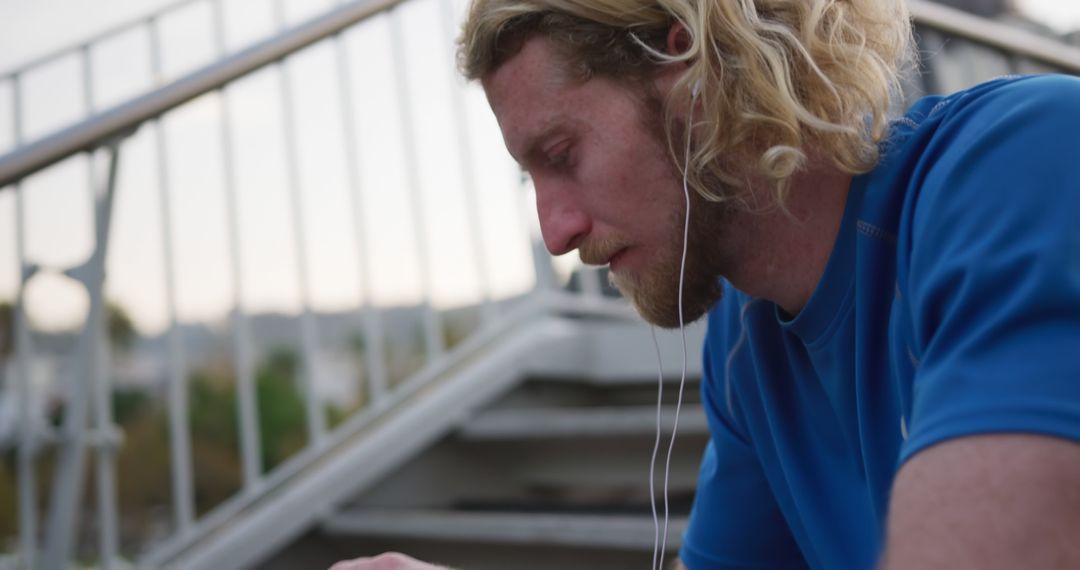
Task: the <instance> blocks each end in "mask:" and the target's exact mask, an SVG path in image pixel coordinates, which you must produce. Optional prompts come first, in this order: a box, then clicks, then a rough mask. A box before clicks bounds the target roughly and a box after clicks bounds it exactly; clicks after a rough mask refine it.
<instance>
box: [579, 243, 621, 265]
mask: <svg viewBox="0 0 1080 570" xmlns="http://www.w3.org/2000/svg"><path fill="white" fill-rule="evenodd" d="M627 245H628V244H627V243H626V242H625V241H623V240H621V239H618V238H597V239H591V240H589V241H586V242H583V243H582V244H581V245H579V246H578V257H580V258H581V262H582V263H584V264H586V265H604V264H605V263H607V261H608V260H609V259H611V256H613V255H615V253H616V252H618V251H619V250H620V249H624V248H626V247H627Z"/></svg>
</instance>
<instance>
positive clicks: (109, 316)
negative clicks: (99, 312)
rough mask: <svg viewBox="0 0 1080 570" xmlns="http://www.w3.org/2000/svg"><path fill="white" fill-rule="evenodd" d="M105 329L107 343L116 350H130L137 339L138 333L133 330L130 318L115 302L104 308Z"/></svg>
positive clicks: (133, 324) (133, 326) (133, 325)
mask: <svg viewBox="0 0 1080 570" xmlns="http://www.w3.org/2000/svg"><path fill="white" fill-rule="evenodd" d="M105 329H106V333H107V334H108V335H109V342H110V343H111V344H112V346H113V348H114V349H117V350H121V351H128V350H131V347H132V345H134V344H135V340H136V339H138V338H139V331H138V330H136V329H135V323H134V322H133V321H132V320H131V316H130V315H129V314H128V312H127V310H126V309H124V307H123V306H122V305H120V304H119V303H117V302H115V301H113V302H109V303H108V304H106V306H105Z"/></svg>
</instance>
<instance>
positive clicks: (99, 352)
mask: <svg viewBox="0 0 1080 570" xmlns="http://www.w3.org/2000/svg"><path fill="white" fill-rule="evenodd" d="M119 164H120V142H119V141H118V142H115V143H113V145H111V147H110V148H109V172H108V179H107V181H106V188H105V191H104V192H103V193H102V195H100V196H95V200H94V233H95V245H94V254H93V257H92V258H91V262H90V267H91V268H92V269H91V271H90V272H89V273H90V276H91V280H90V281H89V282H88V283H84V285H86V286H87V289H88V291H89V293H90V299H91V301H90V302H91V305H90V315H89V317H88V319H87V321H88V322H87V328H88V329H89V330H90V331H92V333H91V336H92V338H93V341H94V345H93V346H92V347H91V349H90V354H91V355H92V359H91V360H90V362H88V364H89V366H87V367H86V368H85V370H87V371H88V372H89V378H88V380H89V382H90V386H91V389H92V391H93V397H94V418H95V420H96V421H95V427H96V429H97V432H98V434H99V435H100V440H99V443H98V444H97V445H96V449H97V458H96V461H95V467H96V468H97V469H96V477H95V480H94V482H95V483H96V484H97V508H98V524H99V527H98V541H99V549H100V550H99V552H98V555H99V557H100V562H101V565H102V568H104V569H105V570H109V569H111V568H113V567H115V564H116V562H117V555H118V553H119V539H118V536H117V513H116V509H117V507H116V447H117V444H118V443H119V442H118V439H119V438H118V437H116V436H115V435H114V427H113V422H112V386H111V383H110V382H109V362H108V353H109V346H108V339H109V337H108V334H107V333H106V327H107V323H106V319H107V311H108V307H107V306H106V304H105V291H104V289H105V254H106V252H107V251H108V249H109V228H110V227H111V223H110V221H111V219H112V205H113V199H114V198H115V195H116V177H117V169H118V167H119Z"/></svg>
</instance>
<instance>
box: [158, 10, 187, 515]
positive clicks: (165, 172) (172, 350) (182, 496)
mask: <svg viewBox="0 0 1080 570" xmlns="http://www.w3.org/2000/svg"><path fill="white" fill-rule="evenodd" d="M148 27H149V30H150V55H151V64H152V66H153V69H152V72H153V74H154V83H155V84H160V83H161V82H162V77H163V72H164V70H163V67H164V65H163V62H162V53H161V45H160V32H159V30H158V26H157V19H156V18H151V19H150V20H149V22H148ZM154 136H155V144H156V147H157V155H158V156H157V167H158V168H157V171H158V172H157V175H158V193H159V198H158V199H159V200H160V213H161V237H162V256H163V267H164V273H165V303H166V305H167V307H168V309H167V310H168V314H169V332H168V345H169V351H168V357H167V366H168V409H169V437H170V440H171V443H172V445H171V446H170V458H171V460H172V487H173V517H174V519H175V524H176V527H177V529H185V528H188V527H189V525H190V524H191V520H192V518H193V511H194V507H193V505H194V496H195V493H194V490H193V484H192V476H191V472H192V465H191V434H190V431H189V426H188V390H187V388H188V387H187V380H186V378H185V375H186V370H187V364H186V362H185V354H184V347H183V344H182V341H181V338H180V331H179V328H178V326H179V322H178V321H179V317H178V310H177V304H176V274H175V271H176V267H175V259H174V253H175V250H174V247H173V228H172V223H173V219H172V202H171V198H170V193H171V192H170V179H169V164H168V157H169V149H168V141H167V140H166V136H165V124H164V122H163V121H162V119H161V118H160V117H159V118H158V119H155V120H154Z"/></svg>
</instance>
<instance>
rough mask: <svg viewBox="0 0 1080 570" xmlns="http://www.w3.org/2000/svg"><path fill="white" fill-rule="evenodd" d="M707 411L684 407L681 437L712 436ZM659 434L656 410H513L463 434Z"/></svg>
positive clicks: (670, 412) (667, 417)
mask: <svg viewBox="0 0 1080 570" xmlns="http://www.w3.org/2000/svg"><path fill="white" fill-rule="evenodd" d="M662 413H663V425H664V430H663V431H664V432H666V433H671V428H670V426H671V422H672V419H673V418H674V417H675V406H663V408H662ZM708 431H709V427H708V423H707V422H706V420H705V408H704V406H702V405H701V404H684V405H683V406H682V410H681V412H680V414H679V433H680V434H687V435H688V434H696V435H706V434H708ZM655 432H656V406H609V407H581V408H513V409H499V410H489V411H486V412H482V413H480V414H479V415H477V416H476V417H475V418H473V419H472V420H470V421H469V422H468V423H466V424H465V425H464V426H462V428H461V430H460V432H459V433H460V435H461V436H462V437H465V438H467V439H476V440H494V439H529V438H551V437H582V436H586V437H587V436H622V435H648V434H653V433H655Z"/></svg>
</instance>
